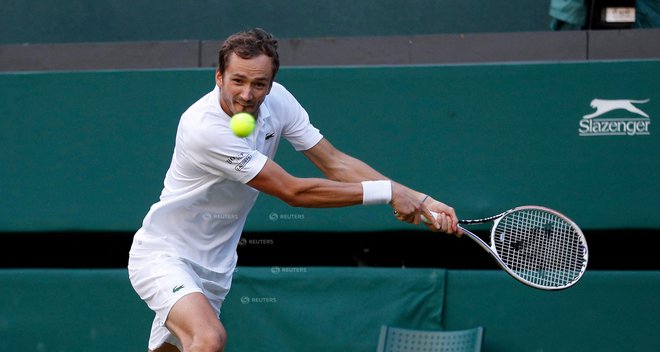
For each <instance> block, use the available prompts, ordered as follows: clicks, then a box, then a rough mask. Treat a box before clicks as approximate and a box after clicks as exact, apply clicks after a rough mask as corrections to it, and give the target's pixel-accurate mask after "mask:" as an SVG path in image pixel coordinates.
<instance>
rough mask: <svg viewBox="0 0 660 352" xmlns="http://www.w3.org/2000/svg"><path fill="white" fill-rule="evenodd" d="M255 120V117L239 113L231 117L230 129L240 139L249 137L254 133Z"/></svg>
mask: <svg viewBox="0 0 660 352" xmlns="http://www.w3.org/2000/svg"><path fill="white" fill-rule="evenodd" d="M254 126H255V120H254V116H252V115H250V114H248V113H247V112H239V113H238V114H236V115H234V116H232V117H231V120H230V121H229V127H231V130H232V132H234V134H235V135H237V136H239V137H247V136H249V135H250V134H251V133H252V131H254Z"/></svg>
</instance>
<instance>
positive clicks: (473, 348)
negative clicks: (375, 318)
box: [377, 326, 484, 352]
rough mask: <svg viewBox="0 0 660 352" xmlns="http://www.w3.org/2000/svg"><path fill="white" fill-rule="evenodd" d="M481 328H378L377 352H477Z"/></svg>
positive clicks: (479, 344) (479, 345)
mask: <svg viewBox="0 0 660 352" xmlns="http://www.w3.org/2000/svg"><path fill="white" fill-rule="evenodd" d="M483 335H484V329H483V327H476V328H473V329H467V330H457V331H429V330H412V329H402V328H396V327H391V326H382V327H381V328H380V338H379V340H378V351H377V352H479V351H481V342H482V340H483Z"/></svg>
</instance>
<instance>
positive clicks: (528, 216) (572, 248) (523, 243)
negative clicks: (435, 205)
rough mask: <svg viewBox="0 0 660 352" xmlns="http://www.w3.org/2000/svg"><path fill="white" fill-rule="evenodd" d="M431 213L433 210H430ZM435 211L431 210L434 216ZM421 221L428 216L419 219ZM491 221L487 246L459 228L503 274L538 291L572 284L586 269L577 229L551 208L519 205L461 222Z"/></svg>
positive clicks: (583, 244) (586, 253)
mask: <svg viewBox="0 0 660 352" xmlns="http://www.w3.org/2000/svg"><path fill="white" fill-rule="evenodd" d="M432 213H433V212H432ZM436 215H437V213H433V216H436ZM422 220H424V221H425V222H428V219H426V218H424V217H423V218H422ZM488 221H494V224H493V228H492V229H491V231H490V245H489V244H487V243H486V242H484V241H483V240H482V239H481V238H479V237H478V236H477V235H475V234H474V233H472V232H470V231H468V230H466V229H465V228H463V227H461V229H462V230H463V233H464V234H466V235H468V237H470V238H471V239H472V240H474V241H475V242H477V244H479V245H480V246H481V247H483V248H484V249H485V250H486V251H487V252H488V253H490V254H491V256H492V257H493V258H494V259H495V260H496V261H497V263H498V264H499V265H500V266H501V267H502V269H504V270H505V271H506V272H507V273H509V274H510V275H511V276H513V277H514V278H515V279H516V280H518V281H520V282H522V283H523V284H525V285H528V286H531V287H534V288H538V289H542V290H561V289H565V288H569V287H571V286H573V285H574V284H575V283H577V282H578V280H580V278H581V277H582V275H583V274H584V272H585V270H586V269H587V261H588V260H589V251H588V249H587V241H586V239H585V238H584V234H582V231H581V230H580V228H579V227H578V226H577V225H576V224H575V223H574V222H573V221H571V219H569V218H567V217H566V216H564V215H562V214H560V213H558V212H557V211H554V210H552V209H548V208H544V207H539V206H521V207H517V208H514V209H510V210H507V211H505V212H503V213H501V214H498V215H495V216H491V217H488V218H483V219H476V220H460V221H459V223H461V224H467V225H470V224H480V223H484V222H488Z"/></svg>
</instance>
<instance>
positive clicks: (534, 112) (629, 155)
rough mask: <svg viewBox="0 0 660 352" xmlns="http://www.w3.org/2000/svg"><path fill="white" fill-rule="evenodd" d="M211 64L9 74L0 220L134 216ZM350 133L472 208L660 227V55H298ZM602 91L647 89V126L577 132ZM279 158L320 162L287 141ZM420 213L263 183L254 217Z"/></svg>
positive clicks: (325, 224)
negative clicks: (288, 192) (391, 59)
mask: <svg viewBox="0 0 660 352" xmlns="http://www.w3.org/2000/svg"><path fill="white" fill-rule="evenodd" d="M212 76H213V71H212V70H207V69H198V70H147V71H98V72H61V73H22V74H16V73H13V74H12V73H8V74H0V117H1V118H0V124H1V125H0V127H1V128H0V143H1V145H0V147H1V149H0V163H1V165H2V167H1V168H0V180H2V184H3V187H2V188H1V189H0V192H1V193H0V197H1V199H2V203H1V204H2V211H1V212H0V230H1V231H55V230H121V231H134V230H136V229H137V228H138V227H139V226H140V223H141V220H142V218H143V217H144V215H145V214H146V212H147V210H148V208H149V206H150V205H151V204H152V203H153V202H155V201H157V199H158V196H159V194H160V190H161V188H162V180H163V178H164V175H165V171H166V170H167V167H168V166H169V161H170V157H171V153H172V148H173V142H174V135H175V132H176V125H177V122H178V119H179V116H180V114H181V113H182V112H183V111H184V110H185V109H186V108H187V107H188V106H189V105H190V104H191V103H193V102H194V101H195V100H196V99H197V98H198V97H200V96H202V95H203V94H205V93H206V92H207V91H209V90H211V89H212V87H213V80H212ZM278 80H279V81H280V82H282V83H283V84H285V85H286V86H287V87H288V88H289V89H290V90H291V91H292V92H293V93H294V95H296V96H297V97H298V99H299V100H300V102H301V103H302V104H303V105H304V106H305V107H306V109H307V110H308V112H309V113H310V115H311V118H312V121H313V122H314V123H315V125H316V126H317V127H319V128H320V129H321V131H322V132H323V133H324V134H325V135H326V136H327V138H328V139H329V140H330V141H331V142H332V143H333V144H335V145H336V146H337V147H339V148H340V149H342V150H344V151H346V152H347V153H349V154H352V155H354V156H356V157H358V158H361V159H363V160H366V161H368V162H369V163H370V164H372V165H373V166H374V167H375V168H376V169H378V170H380V171H382V172H383V173H384V174H386V175H388V176H390V177H392V178H393V179H395V180H398V181H400V182H402V183H405V184H408V185H410V186H411V187H413V188H416V189H419V190H421V191H424V192H427V193H429V194H431V195H433V196H434V197H436V198H438V199H440V200H443V201H445V202H447V203H449V204H452V205H453V206H454V207H455V208H456V209H457V211H458V213H459V215H460V216H461V217H462V218H474V217H483V216H487V215H492V214H494V213H497V212H500V211H503V210H505V209H507V208H509V207H512V206H516V205H522V204H539V205H545V206H548V207H551V208H555V209H558V210H560V211H562V212H564V213H566V214H567V215H569V216H570V217H571V218H573V220H575V221H576V222H577V223H578V224H579V225H581V226H582V227H583V228H586V229H620V228H643V229H657V228H660V217H658V216H657V214H658V213H660V202H658V201H657V200H658V199H660V188H659V187H657V182H658V180H659V179H660V158H658V153H657V151H658V149H659V147H660V131H659V130H657V128H656V125H655V119H657V118H658V117H659V116H660V105H659V102H660V96H658V94H659V93H658V92H660V89H659V88H660V87H659V86H658V82H660V61H639V62H590V63H561V64H554V63H547V64H519V65H460V66H459V65H456V66H452V65H449V66H397V67H342V68H286V69H283V70H282V71H281V72H280V75H279V76H278ZM594 98H600V99H640V100H644V99H649V101H648V102H646V103H641V104H636V106H637V107H638V108H640V109H641V110H642V111H643V112H645V113H646V114H648V115H649V117H648V118H644V117H641V116H639V115H637V114H634V113H630V112H628V111H625V110H615V111H612V112H608V113H607V114H605V115H603V116H601V117H598V118H595V119H594V121H601V122H602V121H610V120H611V119H634V120H635V121H638V122H640V121H641V122H643V123H646V124H647V126H648V131H649V132H650V134H649V135H634V136H627V135H624V136H599V137H593V136H590V137H585V136H580V135H579V128H580V121H581V120H582V117H583V116H584V115H588V114H591V113H592V112H593V111H594V109H593V108H592V107H590V103H591V101H592V100H593V99H594ZM276 161H278V162H279V163H281V164H282V165H283V166H284V167H285V168H286V169H288V170H289V171H290V172H291V173H293V174H294V175H297V176H317V175H319V173H318V171H317V170H315V169H314V168H313V167H312V166H311V163H309V162H308V161H307V160H306V159H305V158H304V157H303V156H302V155H300V154H299V153H295V152H293V150H292V148H291V147H290V146H289V145H288V144H287V143H286V142H284V143H282V145H281V147H280V153H279V154H278V156H277V158H276ZM404 228H405V229H409V228H410V227H409V226H408V225H406V224H403V223H400V222H398V221H396V220H395V219H394V217H393V216H391V210H389V208H388V207H385V206H371V207H360V206H357V207H351V208H343V209H332V210H327V209H296V208H291V207H289V206H287V205H286V204H284V203H283V202H281V201H279V200H277V199H274V198H272V197H269V196H267V195H262V196H261V197H260V200H259V201H258V202H257V205H256V206H255V209H254V211H253V213H252V214H251V216H250V217H249V220H248V224H247V227H246V229H247V230H248V231H297V230H298V231H363V230H389V229H404Z"/></svg>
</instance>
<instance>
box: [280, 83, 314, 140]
mask: <svg viewBox="0 0 660 352" xmlns="http://www.w3.org/2000/svg"><path fill="white" fill-rule="evenodd" d="M277 88H278V94H279V95H280V98H281V101H282V103H283V104H285V105H286V107H287V110H288V111H289V113H288V114H286V120H285V124H284V126H283V127H284V128H283V130H282V137H284V138H285V139H286V140H287V141H289V143H291V145H292V146H293V148H294V149H295V150H296V151H304V150H308V149H309V148H311V147H313V146H315V145H316V144H317V143H318V142H319V141H321V139H322V138H323V135H322V134H321V132H320V131H319V130H318V129H317V128H316V127H314V126H313V125H312V123H311V122H310V121H309V115H308V114H307V111H305V109H304V108H303V107H302V106H301V105H300V103H299V102H298V100H296V98H295V97H294V96H293V95H292V94H291V93H289V91H287V90H286V89H285V88H284V87H282V86H278V87H277Z"/></svg>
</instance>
